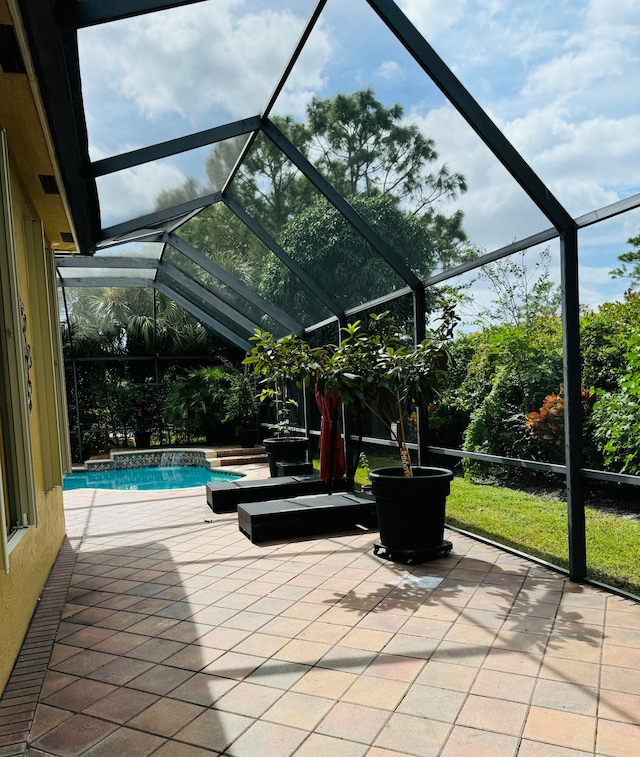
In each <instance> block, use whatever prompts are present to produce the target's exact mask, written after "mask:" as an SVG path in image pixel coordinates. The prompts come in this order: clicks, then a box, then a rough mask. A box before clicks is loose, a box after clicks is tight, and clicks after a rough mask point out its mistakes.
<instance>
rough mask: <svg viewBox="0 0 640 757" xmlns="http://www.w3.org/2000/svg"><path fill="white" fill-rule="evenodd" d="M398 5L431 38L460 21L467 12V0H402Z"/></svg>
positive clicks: (421, 31)
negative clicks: (444, 1)
mask: <svg viewBox="0 0 640 757" xmlns="http://www.w3.org/2000/svg"><path fill="white" fill-rule="evenodd" d="M398 5H399V6H400V9H401V10H402V11H404V13H405V14H406V16H407V17H408V18H409V20H410V21H411V22H412V23H413V25H414V26H415V27H416V28H417V29H418V30H419V31H420V33H421V34H422V35H423V36H424V37H426V39H429V37H430V36H432V35H434V34H437V33H439V32H441V31H443V30H445V29H448V28H449V27H451V26H453V25H454V24H455V23H456V22H457V21H459V20H460V19H461V18H462V17H463V15H464V12H465V8H466V5H467V2H466V0H449V1H448V2H446V3H443V2H442V0H401V1H400V2H399V3H398Z"/></svg>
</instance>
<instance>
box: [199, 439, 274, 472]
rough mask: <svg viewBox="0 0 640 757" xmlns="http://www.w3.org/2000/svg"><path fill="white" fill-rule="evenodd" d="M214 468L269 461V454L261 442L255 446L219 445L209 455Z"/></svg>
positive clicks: (210, 463)
mask: <svg viewBox="0 0 640 757" xmlns="http://www.w3.org/2000/svg"><path fill="white" fill-rule="evenodd" d="M207 459H208V460H209V465H211V467H212V468H220V467H222V466H226V465H249V464H251V463H264V464H265V465H266V463H267V454H266V452H265V451H264V447H263V446H262V445H261V444H257V445H256V446H255V447H218V448H216V449H215V450H212V451H211V453H210V454H209V455H207Z"/></svg>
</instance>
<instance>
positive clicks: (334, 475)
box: [316, 388, 347, 489]
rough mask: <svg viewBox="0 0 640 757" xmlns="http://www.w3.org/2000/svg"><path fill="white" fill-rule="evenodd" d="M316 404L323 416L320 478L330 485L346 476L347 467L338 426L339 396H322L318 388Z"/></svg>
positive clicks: (330, 486)
mask: <svg viewBox="0 0 640 757" xmlns="http://www.w3.org/2000/svg"><path fill="white" fill-rule="evenodd" d="M316 402H317V403H318V407H319V408H320V413H321V414H322V423H321V426H320V478H321V479H322V480H323V481H324V482H325V483H326V484H329V488H330V489H331V488H332V486H333V482H334V481H339V480H340V479H341V478H342V476H344V473H345V470H346V469H347V465H346V462H345V458H344V445H343V442H342V434H341V433H340V427H339V425H338V405H339V400H338V395H337V394H328V395H325V394H322V392H320V391H319V390H318V389H317V388H316Z"/></svg>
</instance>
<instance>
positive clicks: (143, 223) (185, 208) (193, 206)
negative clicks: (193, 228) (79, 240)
mask: <svg viewBox="0 0 640 757" xmlns="http://www.w3.org/2000/svg"><path fill="white" fill-rule="evenodd" d="M221 199H222V195H221V194H220V192H213V193H212V194H209V195H204V196H203V197H196V198H194V199H193V200H187V201H186V202H181V203H180V204H179V205H172V206H171V207H170V208H164V209H163V210H156V211H155V213H149V214H147V215H144V216H139V217H138V218H132V219H131V220H130V221H123V222H122V223H118V224H116V225H114V226H108V227H107V228H105V229H102V232H101V235H100V240H99V241H100V242H103V243H104V242H107V241H108V240H110V239H113V238H115V237H120V236H122V235H123V234H130V233H131V232H134V231H136V230H138V229H140V228H145V227H146V228H148V227H149V226H155V225H159V224H161V223H163V222H164V221H172V220H177V219H178V218H179V217H180V216H182V215H187V214H188V213H191V211H193V210H204V208H206V207H208V206H209V205H214V204H215V203H216V202H220V200H221ZM161 231H162V232H164V231H166V229H162V230H161Z"/></svg>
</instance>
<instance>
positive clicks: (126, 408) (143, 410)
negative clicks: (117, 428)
mask: <svg viewBox="0 0 640 757" xmlns="http://www.w3.org/2000/svg"><path fill="white" fill-rule="evenodd" d="M160 394H161V391H160V385H159V384H156V383H155V382H152V381H146V382H144V383H123V384H121V385H120V386H119V387H118V390H117V392H116V401H115V404H116V414H117V416H119V420H120V423H121V424H122V426H123V428H125V429H132V430H133V437H134V440H135V443H136V447H137V448H139V449H148V448H149V447H150V446H151V433H152V431H157V430H158V428H159V426H160V412H159V407H160V405H161V404H162V401H161V397H160Z"/></svg>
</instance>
